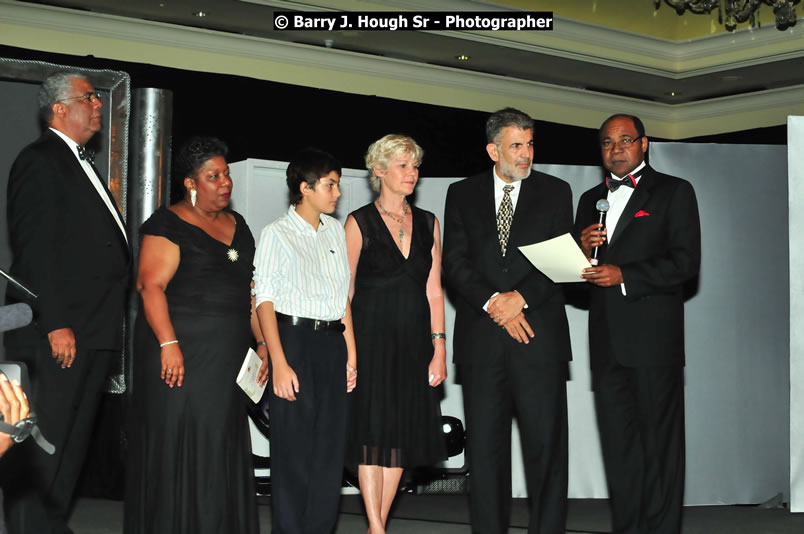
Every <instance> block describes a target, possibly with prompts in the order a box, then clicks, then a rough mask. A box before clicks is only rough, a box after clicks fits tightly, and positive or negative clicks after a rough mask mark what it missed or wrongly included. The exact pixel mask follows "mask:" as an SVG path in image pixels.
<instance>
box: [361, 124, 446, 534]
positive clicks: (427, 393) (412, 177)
mask: <svg viewBox="0 0 804 534" xmlns="http://www.w3.org/2000/svg"><path fill="white" fill-rule="evenodd" d="M422 155H423V151H422V149H421V147H419V145H417V144H416V142H415V141H414V140H413V139H411V138H410V137H407V136H403V135H386V136H385V137H383V138H381V139H379V140H378V141H377V142H375V143H373V144H372V145H371V146H370V147H369V149H368V152H367V154H366V167H367V168H368V169H369V172H370V181H371V186H372V188H373V189H374V191H376V192H377V193H379V195H378V197H377V199H376V200H375V201H374V202H372V203H371V204H368V205H366V206H364V207H362V208H360V209H358V210H356V211H355V212H353V213H352V214H350V215H349V217H348V219H347V220H346V227H345V229H346V248H347V253H348V257H349V265H350V268H351V272H352V280H351V286H350V287H351V289H350V298H351V304H352V316H353V320H354V330H355V341H356V344H357V354H358V355H359V357H360V360H359V361H360V381H359V382H358V386H357V388H356V389H355V390H354V392H353V394H352V396H351V398H350V412H349V445H348V448H347V456H348V457H347V463H348V464H351V465H355V464H357V465H358V477H359V480H360V490H361V493H362V495H363V502H364V503H365V506H366V514H367V516H368V522H369V532H370V533H371V534H379V533H382V532H385V524H386V521H387V520H388V513H389V510H390V508H391V504H392V503H393V500H394V496H395V495H396V492H397V488H398V486H399V481H400V478H401V477H402V472H403V470H404V469H405V468H407V467H414V466H420V465H432V464H434V463H437V462H439V461H441V460H444V459H445V458H446V453H445V444H444V438H443V434H442V433H441V409H440V405H439V402H440V400H439V396H438V395H437V390H436V389H435V388H436V387H437V386H438V385H439V384H441V382H443V381H444V379H445V378H446V377H447V370H446V340H445V335H444V295H443V292H442V289H441V232H440V230H439V225H438V220H437V219H436V218H435V216H434V215H433V214H432V213H430V212H428V211H424V210H421V209H419V208H417V207H415V206H412V205H410V204H409V203H408V201H407V196H408V195H410V194H411V193H413V190H414V188H415V187H416V182H417V181H418V179H419V164H420V162H421V159H422Z"/></svg>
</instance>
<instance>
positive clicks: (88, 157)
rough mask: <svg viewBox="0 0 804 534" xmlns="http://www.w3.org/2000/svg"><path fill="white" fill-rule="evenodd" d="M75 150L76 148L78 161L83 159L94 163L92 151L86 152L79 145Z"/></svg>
mask: <svg viewBox="0 0 804 534" xmlns="http://www.w3.org/2000/svg"><path fill="white" fill-rule="evenodd" d="M77 148H78V157H79V158H80V159H85V160H87V161H88V162H90V163H95V153H94V152H93V151H91V150H87V149H86V148H84V147H82V146H81V145H78V146H77Z"/></svg>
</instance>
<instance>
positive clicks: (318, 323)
mask: <svg viewBox="0 0 804 534" xmlns="http://www.w3.org/2000/svg"><path fill="white" fill-rule="evenodd" d="M325 327H326V321H322V320H321V319H314V320H313V331H315V332H317V331H319V330H324V329H325Z"/></svg>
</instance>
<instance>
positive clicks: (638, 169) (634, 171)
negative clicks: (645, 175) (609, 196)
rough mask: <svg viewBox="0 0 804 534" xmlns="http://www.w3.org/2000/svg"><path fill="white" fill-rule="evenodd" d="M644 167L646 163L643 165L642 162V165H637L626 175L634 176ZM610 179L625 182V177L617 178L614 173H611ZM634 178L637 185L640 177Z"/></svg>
mask: <svg viewBox="0 0 804 534" xmlns="http://www.w3.org/2000/svg"><path fill="white" fill-rule="evenodd" d="M646 165H647V163H645V162H644V161H643V162H642V163H640V164H639V165H637V167H636V168H635V169H634V170H633V171H631V172H629V173H628V174H632V175H636V174H637V173H638V172H639V171H641V170H642V169H644V168H645V166H646ZM611 177H612V178H614V179H615V180H625V176H622V177H620V176H617V175H616V174H614V173H611ZM634 177H635V178H636V180H635V181H636V183H639V180H640V178H641V177H640V176H634Z"/></svg>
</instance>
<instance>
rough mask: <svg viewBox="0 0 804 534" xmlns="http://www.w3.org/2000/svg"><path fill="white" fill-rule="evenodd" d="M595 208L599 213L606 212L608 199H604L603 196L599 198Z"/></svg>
mask: <svg viewBox="0 0 804 534" xmlns="http://www.w3.org/2000/svg"><path fill="white" fill-rule="evenodd" d="M595 209H596V210H597V211H599V212H600V213H606V212H607V211H609V201H608V200H606V199H605V198H601V199H600V200H598V201H597V203H596V204H595Z"/></svg>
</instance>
